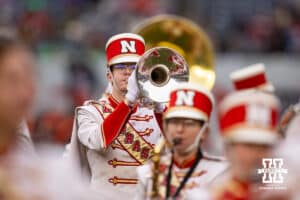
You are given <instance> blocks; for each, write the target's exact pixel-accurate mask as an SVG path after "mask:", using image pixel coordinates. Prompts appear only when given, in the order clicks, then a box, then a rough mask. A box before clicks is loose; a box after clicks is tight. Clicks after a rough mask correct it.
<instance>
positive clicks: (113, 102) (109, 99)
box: [108, 94, 138, 113]
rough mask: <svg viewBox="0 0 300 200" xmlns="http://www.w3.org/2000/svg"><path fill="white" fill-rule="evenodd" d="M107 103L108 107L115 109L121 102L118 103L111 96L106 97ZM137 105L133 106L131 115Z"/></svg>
mask: <svg viewBox="0 0 300 200" xmlns="http://www.w3.org/2000/svg"><path fill="white" fill-rule="evenodd" d="M108 101H109V103H110V105H111V106H112V107H113V108H114V109H115V108H116V107H117V106H118V105H119V104H120V103H121V102H119V101H118V100H117V99H116V98H115V97H113V95H112V94H110V95H109V96H108ZM137 106H138V105H137V104H135V105H134V106H133V109H132V113H135V112H136V110H137Z"/></svg>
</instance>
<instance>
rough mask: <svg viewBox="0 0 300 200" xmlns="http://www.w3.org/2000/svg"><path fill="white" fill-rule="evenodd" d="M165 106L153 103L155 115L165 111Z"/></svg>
mask: <svg viewBox="0 0 300 200" xmlns="http://www.w3.org/2000/svg"><path fill="white" fill-rule="evenodd" d="M166 107H167V106H166V104H165V103H157V102H156V103H155V105H154V112H156V113H163V112H164V110H165V109H166Z"/></svg>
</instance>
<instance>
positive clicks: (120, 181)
mask: <svg viewBox="0 0 300 200" xmlns="http://www.w3.org/2000/svg"><path fill="white" fill-rule="evenodd" d="M108 182H110V183H112V184H114V185H117V184H137V182H138V179H134V178H119V177H117V176H114V177H113V178H110V179H108Z"/></svg>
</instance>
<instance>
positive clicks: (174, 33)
mask: <svg viewBox="0 0 300 200" xmlns="http://www.w3.org/2000/svg"><path fill="white" fill-rule="evenodd" d="M134 32H135V33H137V34H139V35H141V36H142V37H143V38H144V39H145V41H146V49H151V48H153V47H169V48H171V49H174V50H175V51H177V52H178V53H179V54H180V55H181V56H183V58H184V59H185V60H186V61H187V63H188V66H189V81H190V82H193V83H196V84H201V85H203V86H204V87H206V88H208V89H209V90H211V89H212V88H213V86H214V83H215V70H214V51H213V47H212V44H211V41H210V39H209V37H208V36H207V35H206V33H205V32H204V31H203V30H202V29H201V28H200V27H199V26H198V25H197V24H195V23H194V22H192V21H190V20H188V19H185V18H182V17H177V16H173V15H159V16H155V17H152V18H150V19H148V20H145V21H144V22H142V23H141V24H140V25H138V26H136V27H135V28H134Z"/></svg>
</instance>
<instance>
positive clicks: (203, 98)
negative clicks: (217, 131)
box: [136, 83, 228, 200]
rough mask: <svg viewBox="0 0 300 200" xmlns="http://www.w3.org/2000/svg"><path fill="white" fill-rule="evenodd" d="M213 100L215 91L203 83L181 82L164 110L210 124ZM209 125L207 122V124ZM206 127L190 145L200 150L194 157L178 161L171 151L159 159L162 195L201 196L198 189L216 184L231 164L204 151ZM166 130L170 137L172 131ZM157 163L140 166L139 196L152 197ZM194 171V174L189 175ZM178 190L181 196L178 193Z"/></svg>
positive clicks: (166, 115) (167, 114) (140, 198)
mask: <svg viewBox="0 0 300 200" xmlns="http://www.w3.org/2000/svg"><path fill="white" fill-rule="evenodd" d="M213 102H214V100H213V96H212V94H211V93H210V92H209V91H208V90H207V89H205V88H203V87H201V86H200V85H194V84H190V83H182V84H179V85H177V86H176V87H175V88H174V89H173V90H172V91H171V93H170V102H169V107H168V109H167V110H166V112H165V113H164V120H167V119H171V118H185V119H195V120H202V121H204V122H205V123H204V124H206V123H208V121H209V118H210V114H211V111H212V108H213ZM205 126H206V125H203V127H205ZM203 127H202V129H201V131H200V132H199V133H198V135H197V136H196V137H195V138H193V139H194V141H196V142H195V143H194V144H191V145H190V146H189V148H190V147H191V146H193V148H194V149H197V150H198V151H199V152H198V153H197V155H195V156H194V157H193V158H192V159H189V160H185V161H183V162H177V161H176V159H175V158H174V155H173V153H171V152H168V153H166V154H165V155H163V156H162V158H161V160H160V163H159V175H158V193H159V194H158V195H159V199H166V198H170V197H172V198H175V199H194V197H195V198H196V199H197V197H198V199H200V198H199V196H198V193H197V192H195V191H198V190H199V189H201V188H205V187H207V186H208V185H210V184H212V183H213V182H214V181H216V179H218V177H219V176H221V175H222V174H224V172H225V171H226V169H227V168H228V163H227V162H226V161H225V160H224V159H221V158H217V157H212V156H208V155H207V154H204V153H202V152H201V150H200V146H199V144H200V138H201V136H202V131H203V130H205V129H203ZM165 134H166V138H167V139H168V137H169V135H168V132H167V133H165ZM199 136H200V137H199ZM197 138H198V139H197ZM169 142H170V141H169ZM170 143H171V142H170ZM174 148H175V147H174ZM194 165H196V166H194ZM153 167H154V165H153V162H151V163H149V164H147V165H144V166H142V167H139V168H138V176H139V179H140V182H139V185H138V192H137V196H136V199H137V200H143V199H147V198H148V199H151V192H152V184H153V179H154V178H153V176H154V174H153V172H154V170H153ZM170 169H171V171H170ZM169 171H170V173H169ZM190 173H191V175H190V176H189V174H190ZM169 174H171V175H169ZM185 178H186V179H187V181H186V182H185V183H184V181H183V180H184V179H185ZM168 182H169V183H170V187H169V194H168V195H169V197H166V190H167V185H168ZM180 185H182V189H181V190H180V189H178V188H181V186H180ZM177 190H178V192H177V193H178V196H176V195H177V193H176V191H177ZM174 196H176V197H174Z"/></svg>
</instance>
